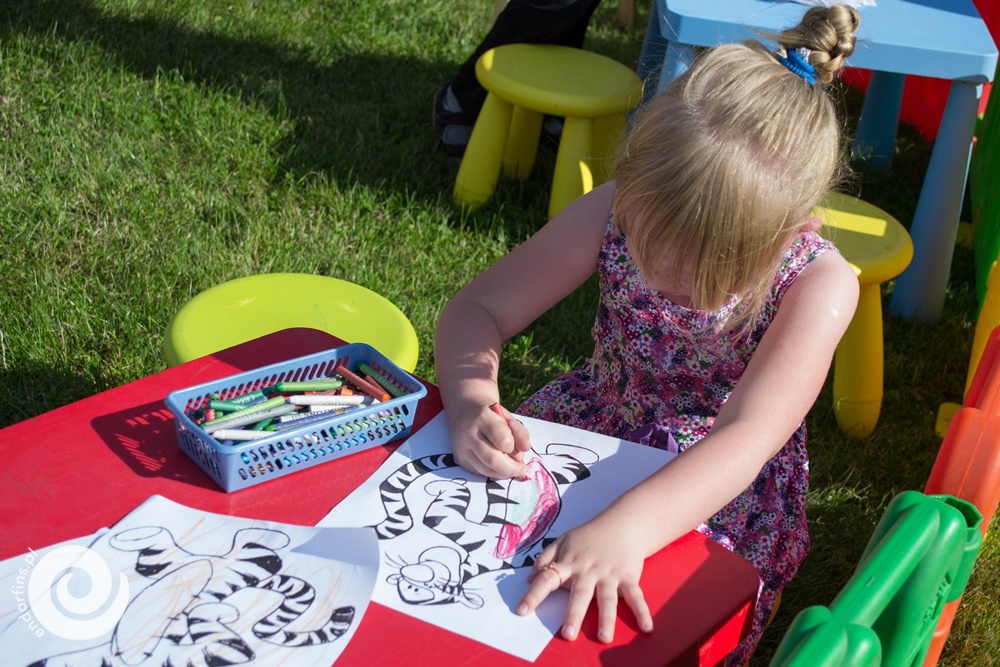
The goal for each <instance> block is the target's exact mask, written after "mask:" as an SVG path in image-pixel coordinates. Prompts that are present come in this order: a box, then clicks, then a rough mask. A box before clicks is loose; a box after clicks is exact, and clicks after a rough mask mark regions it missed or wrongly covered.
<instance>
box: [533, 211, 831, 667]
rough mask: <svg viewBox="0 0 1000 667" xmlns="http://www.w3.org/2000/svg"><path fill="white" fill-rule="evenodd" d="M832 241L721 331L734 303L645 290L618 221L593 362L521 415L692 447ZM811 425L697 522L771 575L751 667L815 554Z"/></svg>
mask: <svg viewBox="0 0 1000 667" xmlns="http://www.w3.org/2000/svg"><path fill="white" fill-rule="evenodd" d="M832 249H833V246H832V245H831V244H830V243H829V242H827V241H825V240H823V239H822V238H821V237H820V236H819V235H817V234H815V233H813V232H806V233H801V234H799V235H798V236H797V237H796V238H795V240H794V242H793V243H792V244H791V245H790V246H789V248H788V249H787V250H786V251H785V254H784V259H783V262H782V264H781V268H780V269H779V271H778V273H777V274H776V275H775V279H774V283H773V285H772V288H771V294H770V297H769V299H768V300H767V303H766V304H765V306H764V308H763V309H762V311H761V312H760V314H759V315H758V318H757V320H756V322H755V325H754V327H753V329H752V330H750V331H749V333H744V334H743V335H742V336H738V335H737V334H729V333H726V332H723V331H722V323H723V322H724V320H725V318H726V317H727V316H728V315H729V314H730V313H731V312H732V309H733V307H734V305H735V302H734V301H733V302H730V303H729V304H727V305H726V306H724V307H723V308H722V309H721V310H719V311H713V312H708V311H698V310H692V309H688V308H683V307H681V306H678V305H676V304H674V303H673V302H672V301H670V300H668V299H666V298H664V297H662V296H660V295H659V294H658V293H657V292H656V291H654V290H652V289H651V288H650V287H649V286H648V285H647V284H646V281H645V279H644V278H643V277H642V274H641V273H640V272H639V270H638V268H637V267H636V265H635V263H634V262H633V261H632V258H631V256H630V255H629V252H628V249H627V247H626V245H625V238H624V236H622V235H621V234H619V233H617V232H616V231H615V230H614V228H613V227H612V225H611V223H610V222H609V223H608V228H607V231H606V233H605V236H604V241H603V244H602V247H601V251H600V254H599V256H598V272H599V274H600V306H599V310H598V313H597V320H596V322H595V323H594V328H593V337H594V341H595V343H596V345H595V348H594V354H593V356H592V357H591V358H590V359H589V360H588V361H587V362H586V363H585V364H584V365H583V367H582V368H579V369H578V370H575V371H573V372H570V373H568V374H566V375H563V376H562V377H560V378H557V379H556V380H554V381H552V382H551V383H549V384H548V385H547V386H545V387H544V388H543V389H541V390H540V391H539V392H538V393H536V394H535V395H533V396H532V397H531V398H529V399H528V400H527V401H525V402H524V404H522V405H521V406H520V407H519V408H518V412H519V413H520V414H523V415H527V416H530V417H537V418H539V419H545V420H548V421H553V422H558V423H561V424H569V425H571V426H576V427H579V428H584V429H587V430H590V431H594V432H597V433H603V434H605V435H609V436H613V437H616V438H622V439H625V440H632V441H635V442H642V443H643V444H648V445H651V446H656V447H661V448H670V449H673V450H674V451H684V450H685V449H687V448H688V447H690V446H692V445H694V444H695V443H697V442H698V441H699V440H701V439H702V438H704V437H705V436H706V435H707V434H708V432H709V431H710V430H711V428H712V423H713V421H714V420H715V416H716V415H717V414H718V412H719V409H720V408H721V407H722V404H723V403H725V402H726V399H727V398H728V397H729V394H730V393H731V392H732V391H733V388H734V387H735V386H736V383H737V382H738V381H739V379H740V377H741V376H742V375H743V371H744V370H745V369H746V366H747V364H748V363H749V361H750V357H751V356H752V355H753V353H754V350H755V349H756V347H757V344H758V343H759V342H760V340H761V337H762V336H763V335H764V331H766V330H767V327H768V325H770V323H771V321H772V320H773V319H774V315H775V313H776V312H777V309H778V304H779V303H780V302H781V298H782V296H783V295H784V293H785V291H786V290H787V289H788V287H789V286H790V285H791V284H792V282H793V281H794V280H795V278H796V277H797V276H798V275H799V273H800V272H801V271H802V270H803V269H804V268H805V267H806V266H808V265H809V263H810V262H811V261H812V260H813V259H815V258H816V257H818V256H819V255H820V254H822V253H824V252H827V251H829V250H832ZM805 445H806V428H805V422H803V423H802V424H801V425H800V426H799V428H798V430H796V431H795V433H794V434H793V435H792V437H791V439H790V440H789V441H788V442H787V443H786V444H785V446H784V447H783V448H782V449H781V451H779V452H778V453H777V454H775V455H774V457H773V458H771V460H770V461H768V462H767V463H766V464H765V465H764V468H763V469H762V470H761V471H760V474H759V475H758V476H757V479H756V480H755V481H754V482H753V483H752V484H751V485H750V486H749V487H748V488H747V489H746V490H745V491H743V492H742V493H741V494H740V495H739V496H737V497H736V498H735V499H734V500H733V501H732V502H730V503H729V504H728V505H726V506H725V507H723V508H722V509H721V510H720V511H719V512H718V513H717V514H715V516H713V517H712V518H710V519H709V520H708V521H707V522H706V523H704V524H702V525H701V526H700V527H699V530H700V531H701V532H702V533H704V534H706V535H708V536H709V537H711V538H712V539H713V540H715V541H716V542H718V543H719V544H721V545H723V546H724V547H726V548H727V549H730V550H732V551H734V552H736V553H738V554H740V555H741V556H743V557H744V558H746V559H747V560H748V561H749V562H750V563H752V564H753V566H754V567H755V568H756V569H757V571H758V573H759V574H760V578H761V589H760V593H759V595H758V601H757V607H756V614H755V618H754V623H753V628H752V630H751V632H750V635H749V636H748V637H747V638H746V639H745V640H744V641H743V643H741V644H740V646H739V647H737V649H736V650H735V651H734V652H733V653H732V654H731V655H730V656H729V659H728V660H727V664H737V665H741V664H744V663H745V662H746V660H747V659H748V658H749V656H750V654H751V653H752V652H753V649H754V648H755V647H756V645H757V642H758V640H759V639H760V636H761V634H762V633H763V631H764V628H765V627H766V625H767V622H768V620H769V618H770V615H771V609H772V608H773V606H774V603H775V599H776V596H777V594H778V593H779V592H780V591H781V590H782V589H783V588H784V587H785V585H786V584H787V583H788V582H789V581H790V580H791V578H792V576H793V575H794V574H795V572H796V571H797V570H798V568H799V566H800V565H801V564H802V561H803V559H804V558H805V556H806V552H807V551H808V549H809V534H808V532H807V529H806V517H805V501H806V487H807V483H808V475H809V462H808V457H807V455H806V447H805Z"/></svg>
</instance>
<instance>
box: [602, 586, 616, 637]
mask: <svg viewBox="0 0 1000 667" xmlns="http://www.w3.org/2000/svg"><path fill="white" fill-rule="evenodd" d="M617 618H618V590H617V588H616V587H615V586H613V585H608V584H598V586H597V641H600V642H603V643H605V644H610V643H611V640H612V639H614V638H615V621H616V620H617Z"/></svg>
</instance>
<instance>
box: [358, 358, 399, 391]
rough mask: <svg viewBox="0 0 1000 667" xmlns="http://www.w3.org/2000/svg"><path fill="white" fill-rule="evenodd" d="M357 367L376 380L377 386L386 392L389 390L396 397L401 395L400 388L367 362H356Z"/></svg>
mask: <svg viewBox="0 0 1000 667" xmlns="http://www.w3.org/2000/svg"><path fill="white" fill-rule="evenodd" d="M358 368H359V369H360V370H361V372H362V373H364V374H365V375H367V376H368V377H370V378H371V379H373V380H375V382H378V384H379V386H380V387H382V388H383V389H385V390H386V391H387V392H389V394H390V395H391V396H393V397H397V396H402V395H403V390H402V389H400V388H399V387H397V386H396V385H394V384H393V383H391V382H389V379H388V378H387V377H385V376H384V375H382V374H381V373H379V372H378V371H376V370H375V369H374V368H372V367H371V366H369V365H368V364H366V363H363V362H362V363H360V364H358Z"/></svg>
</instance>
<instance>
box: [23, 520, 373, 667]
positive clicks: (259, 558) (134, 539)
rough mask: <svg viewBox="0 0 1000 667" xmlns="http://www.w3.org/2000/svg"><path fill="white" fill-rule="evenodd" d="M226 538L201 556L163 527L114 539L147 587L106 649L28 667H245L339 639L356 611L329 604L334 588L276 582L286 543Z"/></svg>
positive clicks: (245, 535)
mask: <svg viewBox="0 0 1000 667" xmlns="http://www.w3.org/2000/svg"><path fill="white" fill-rule="evenodd" d="M231 534H232V542H231V544H229V545H227V546H229V549H228V551H226V552H224V553H219V554H200V553H192V552H190V551H187V550H186V549H184V548H183V547H182V546H181V545H179V544H177V542H176V540H175V539H174V536H173V535H172V534H171V532H170V531H169V530H168V529H166V528H164V527H162V526H143V527H136V528H131V529H127V530H123V531H121V532H118V533H115V534H114V535H113V536H112V537H111V539H110V542H109V544H110V546H111V547H113V548H114V549H116V550H118V551H120V552H129V553H135V554H136V556H135V573H136V574H138V575H141V579H139V581H140V582H147V581H148V584H146V585H144V586H143V587H142V588H141V589H140V590H139V592H138V594H136V595H134V596H133V597H132V599H131V601H130V602H129V604H128V606H127V607H126V609H125V612H124V614H123V615H122V618H121V620H119V621H118V624H117V626H116V627H115V629H114V633H113V635H112V637H111V641H110V643H107V642H106V643H103V644H101V645H98V646H93V647H91V648H88V649H85V650H82V651H74V652H71V653H63V654H61V655H59V656H55V657H50V658H47V659H45V660H40V661H37V662H35V663H33V666H34V665H38V666H41V665H56V664H58V665H59V666H60V667H62V666H63V665H85V666H90V665H93V666H95V667H96V666H98V665H100V666H101V667H119V666H122V667H124V666H126V665H128V666H130V667H135V666H139V665H141V666H144V667H162V666H167V665H170V666H177V667H180V666H182V665H183V666H185V667H216V666H220V665H250V664H253V663H254V661H255V660H256V658H257V654H258V652H259V651H260V650H261V647H262V646H266V645H278V646H281V647H286V648H294V647H302V646H315V645H318V644H327V643H330V642H333V641H335V640H337V639H338V638H339V637H341V636H342V635H343V634H344V633H345V632H347V630H348V629H349V628H350V626H351V623H352V622H353V621H354V616H355V608H354V607H353V606H341V607H337V608H331V607H332V605H330V603H329V602H327V601H330V600H336V599H337V595H336V591H337V589H338V588H339V586H340V580H339V578H338V579H336V580H335V583H334V585H333V586H332V587H330V588H331V590H325V591H323V593H322V595H320V596H317V592H316V590H315V589H314V588H313V586H312V585H311V584H310V583H309V582H307V581H304V580H303V579H300V578H298V577H294V576H289V575H287V574H284V573H283V572H282V570H283V567H284V564H283V561H282V557H281V556H280V555H279V554H278V551H279V550H281V549H284V548H285V547H287V546H288V545H289V543H290V538H289V536H288V535H287V534H285V533H284V532H282V531H280V530H273V529H267V528H243V529H240V530H237V531H235V532H234V533H231ZM222 539H223V540H225V539H226V538H225V537H223V538H222ZM133 590H135V584H133ZM322 605H329V607H328V608H326V609H323V608H322ZM303 621H305V622H306V624H305V629H302V627H303ZM309 623H313V624H312V625H309Z"/></svg>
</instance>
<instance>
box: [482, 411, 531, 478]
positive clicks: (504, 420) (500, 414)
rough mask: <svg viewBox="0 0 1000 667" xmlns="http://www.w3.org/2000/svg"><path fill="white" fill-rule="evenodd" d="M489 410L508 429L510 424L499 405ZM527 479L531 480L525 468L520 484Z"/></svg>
mask: <svg viewBox="0 0 1000 667" xmlns="http://www.w3.org/2000/svg"><path fill="white" fill-rule="evenodd" d="M490 410H492V411H493V412H495V413H496V414H497V416H498V417H500V419H502V420H503V423H504V425H505V426H506V427H507V428H510V422H508V421H507V417H506V415H504V413H503V408H501V407H500V404H499V403H494V404H493V405H491V406H490ZM529 479H531V477H530V476H529V475H528V470H527V467H526V468H525V471H524V477H522V478H521V481H522V482H527V481H528V480H529Z"/></svg>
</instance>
